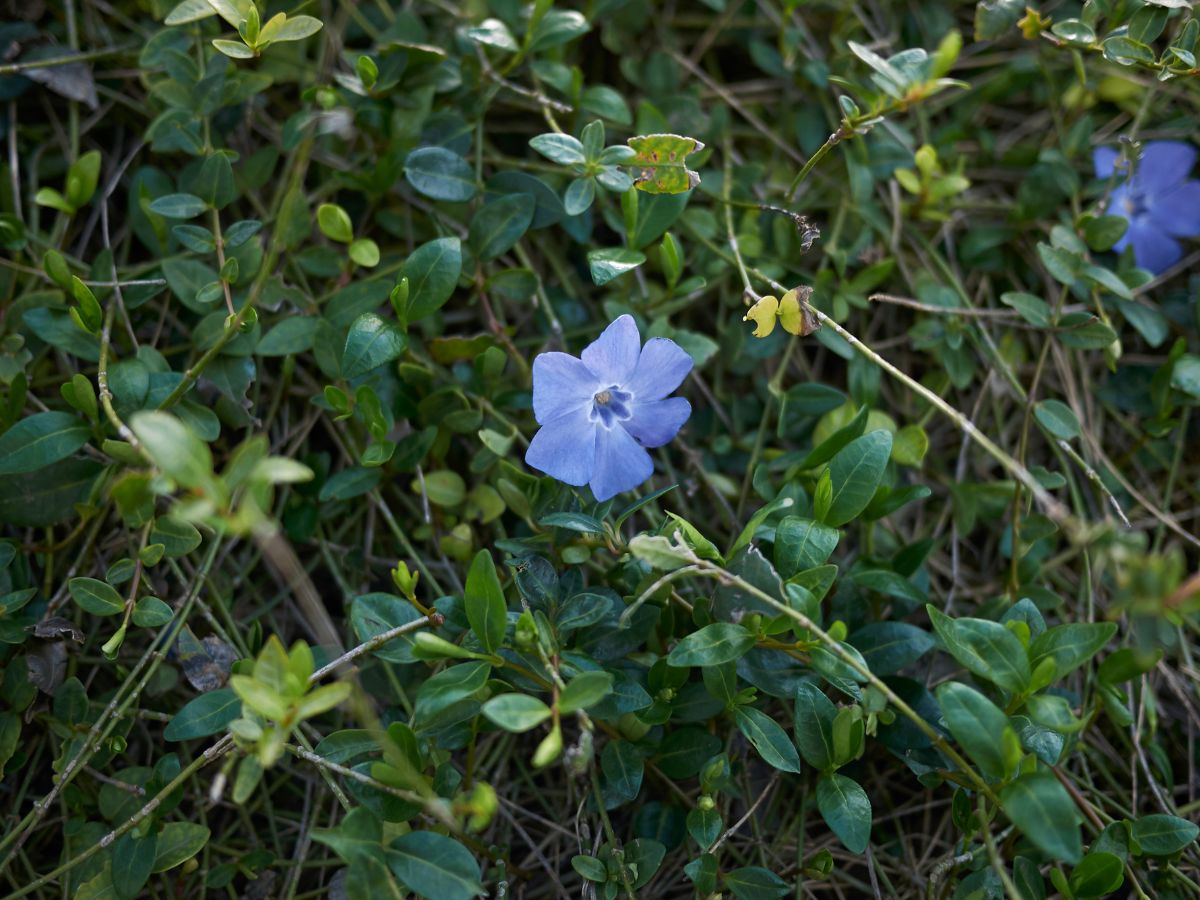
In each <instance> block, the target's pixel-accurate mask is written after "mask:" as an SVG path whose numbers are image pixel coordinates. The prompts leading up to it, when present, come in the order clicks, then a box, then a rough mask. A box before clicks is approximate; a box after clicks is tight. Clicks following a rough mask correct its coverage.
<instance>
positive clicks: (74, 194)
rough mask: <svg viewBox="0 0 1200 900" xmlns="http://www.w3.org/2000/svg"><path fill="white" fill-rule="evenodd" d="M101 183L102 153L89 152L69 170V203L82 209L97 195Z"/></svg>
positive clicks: (75, 207)
mask: <svg viewBox="0 0 1200 900" xmlns="http://www.w3.org/2000/svg"><path fill="white" fill-rule="evenodd" d="M99 183H100V151H99V150H89V151H88V152H87V153H85V154H83V156H81V157H79V159H77V160H75V162H73V163H71V168H69V169H67V202H68V203H70V204H71V207H72V208H73V209H77V210H78V209H82V208H83V207H84V206H86V205H87V204H88V201H90V200H91V199H92V196H93V195H94V194H95V193H96V186H97V185H98V184H99Z"/></svg>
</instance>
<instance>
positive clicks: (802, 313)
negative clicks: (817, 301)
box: [779, 287, 821, 336]
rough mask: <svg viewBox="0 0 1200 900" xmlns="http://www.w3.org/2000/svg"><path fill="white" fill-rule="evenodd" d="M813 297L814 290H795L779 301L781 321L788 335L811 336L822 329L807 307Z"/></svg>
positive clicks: (805, 288) (807, 288) (804, 288)
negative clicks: (809, 299)
mask: <svg viewBox="0 0 1200 900" xmlns="http://www.w3.org/2000/svg"><path fill="white" fill-rule="evenodd" d="M801 294H803V297H801V296H800V295H801ZM811 296H812V288H810V287H803V288H795V289H793V290H790V291H788V292H787V293H786V294H784V295H783V298H782V299H781V300H780V301H779V321H780V323H781V324H782V325H783V330H784V331H786V332H787V333H788V334H797V335H801V336H804V335H809V334H812V333H813V332H814V331H816V330H817V329H818V328H820V327H821V324H820V323H819V322H818V321H817V318H816V316H814V315H813V313H812V310H810V309H809V308H808V306H807V304H808V298H809V297H811Z"/></svg>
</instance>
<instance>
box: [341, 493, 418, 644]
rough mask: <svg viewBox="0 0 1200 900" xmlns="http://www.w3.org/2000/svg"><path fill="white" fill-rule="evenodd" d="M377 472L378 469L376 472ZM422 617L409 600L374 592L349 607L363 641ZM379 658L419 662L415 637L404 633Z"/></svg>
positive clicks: (353, 621)
mask: <svg viewBox="0 0 1200 900" xmlns="http://www.w3.org/2000/svg"><path fill="white" fill-rule="evenodd" d="M374 471H376V472H378V470H374ZM419 618H421V614H420V613H419V612H417V609H416V607H414V606H413V605H412V604H411V603H409V602H408V601H407V600H403V599H401V598H400V597H396V596H393V595H392V594H384V593H373V594H363V595H362V596H360V597H355V598H354V602H353V603H352V604H351V606H350V624H351V626H352V627H353V628H354V633H355V634H356V635H357V636H358V639H359V640H360V641H369V640H370V639H371V638H373V637H375V636H377V635H380V634H382V633H383V632H385V631H391V630H392V629H393V628H399V627H400V626H401V625H408V624H409V623H411V622H415V621H416V620H417V619H419ZM374 655H375V656H378V657H379V658H380V659H386V660H387V661H388V662H394V663H401V664H404V663H411V662H416V657H415V656H414V655H413V639H412V634H411V633H410V634H403V635H400V636H399V637H396V638H393V639H392V640H390V641H388V642H387V643H386V644H384V645H383V646H382V647H379V648H378V649H377V650H375V651H374Z"/></svg>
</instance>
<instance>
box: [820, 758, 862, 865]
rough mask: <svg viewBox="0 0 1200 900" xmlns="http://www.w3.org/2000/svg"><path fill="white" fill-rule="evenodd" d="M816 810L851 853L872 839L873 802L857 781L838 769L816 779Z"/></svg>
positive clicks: (857, 850)
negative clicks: (838, 772)
mask: <svg viewBox="0 0 1200 900" xmlns="http://www.w3.org/2000/svg"><path fill="white" fill-rule="evenodd" d="M817 809H819V810H820V811H821V817H822V818H823V819H825V824H826V825H828V826H829V827H830V829H831V830H832V831H833V833H834V834H836V835H837V836H838V839H839V840H840V841H841V842H842V843H843V844H845V845H846V849H847V850H849V851H850V852H851V853H862V852H863V851H864V850H866V849H867V844H869V843H870V841H871V801H870V800H868V799H867V792H866V791H864V790H863V789H862V787H861V785H859V783H858V782H857V781H855V780H854V779H853V778H847V777H846V776H845V775H839V774H837V773H836V772H834V773H831V774H828V775H822V776H821V778H820V780H819V781H818V782H817Z"/></svg>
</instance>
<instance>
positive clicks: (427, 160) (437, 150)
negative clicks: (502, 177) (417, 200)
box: [404, 147, 475, 203]
mask: <svg viewBox="0 0 1200 900" xmlns="http://www.w3.org/2000/svg"><path fill="white" fill-rule="evenodd" d="M404 177H405V178H407V179H408V183H409V184H411V185H412V186H413V187H414V188H416V189H417V190H418V191H420V192H421V193H422V194H424V195H425V196H426V197H432V198H433V199H434V200H446V201H449V202H451V203H463V202H466V201H467V200H470V199H471V198H472V197H474V196H475V170H474V169H472V168H471V165H470V163H468V162H467V161H466V160H465V159H463V158H462V157H461V156H459V155H458V154H457V153H453V152H451V151H449V150H447V149H446V148H445V147H419V148H417V149H416V150H414V151H412V153H410V154H408V158H407V159H406V160H405V161H404Z"/></svg>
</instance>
